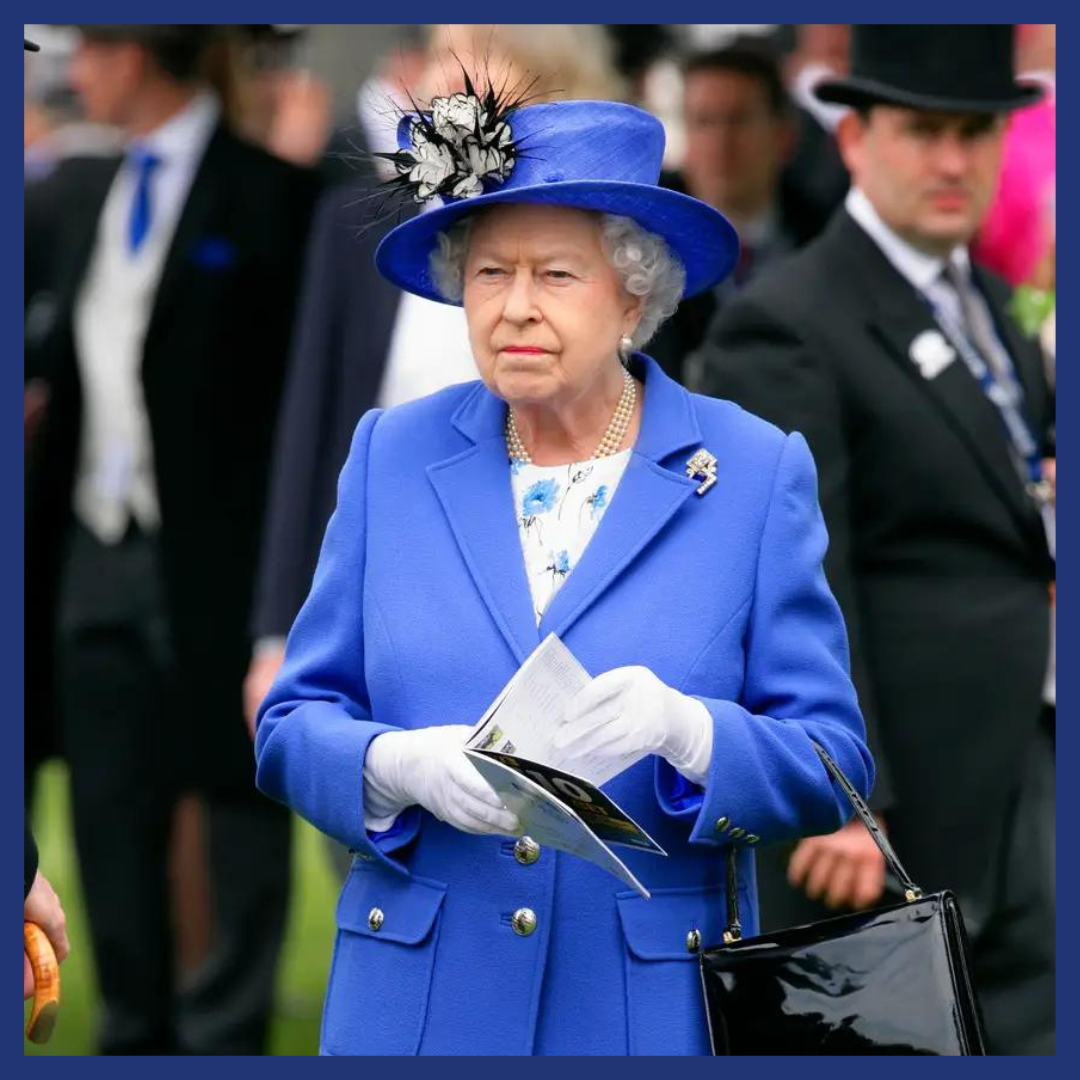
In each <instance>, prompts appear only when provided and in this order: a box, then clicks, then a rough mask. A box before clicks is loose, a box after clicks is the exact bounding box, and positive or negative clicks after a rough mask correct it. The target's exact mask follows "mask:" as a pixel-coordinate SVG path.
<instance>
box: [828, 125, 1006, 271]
mask: <svg viewBox="0 0 1080 1080" xmlns="http://www.w3.org/2000/svg"><path fill="white" fill-rule="evenodd" d="M837 134H838V138H839V141H840V150H841V153H842V154H843V156H844V161H845V162H846V163H847V167H848V169H849V170H850V171H851V176H852V180H853V181H854V182H855V183H856V184H857V185H858V186H859V187H860V188H861V189H862V190H863V192H865V194H866V196H867V197H868V198H869V199H870V202H871V203H873V205H874V208H875V209H876V210H877V212H878V213H879V214H880V215H881V217H882V219H883V220H884V221H885V223H886V224H887V225H889V226H890V228H892V230H893V231H894V232H896V233H898V234H899V235H900V236H902V237H903V238H904V239H906V240H907V241H908V242H909V243H911V244H913V245H914V246H915V247H918V248H920V249H922V250H925V251H929V252H932V253H934V254H942V255H944V254H948V252H949V251H951V250H952V249H953V248H954V247H956V245H957V244H966V243H968V242H969V241H970V240H971V238H972V237H973V236H974V235H975V232H976V230H977V229H978V227H979V225H980V223H981V222H982V219H983V216H984V215H985V214H986V211H987V208H988V207H989V205H990V200H991V199H992V198H993V196H994V191H995V189H996V187H997V179H998V172H999V169H1000V166H1001V149H1002V142H1003V140H1004V134H1005V119H1004V118H1003V117H1001V116H992V115H991V116H987V115H983V114H978V113H949V112H936V111H931V110H925V109H907V108H900V107H896V106H892V105H875V106H874V107H873V108H872V109H871V110H870V114H869V116H868V117H867V118H865V119H864V118H863V117H860V116H859V115H858V114H857V113H854V112H852V113H850V114H848V115H847V116H845V117H844V119H843V121H841V124H840V129H839V131H838V133H837Z"/></svg>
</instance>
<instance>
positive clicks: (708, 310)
mask: <svg viewBox="0 0 1080 1080" xmlns="http://www.w3.org/2000/svg"><path fill="white" fill-rule="evenodd" d="M683 124H684V129H685V149H684V154H683V162H682V168H681V169H680V171H679V173H678V174H676V175H673V176H669V177H667V178H666V180H665V183H667V184H668V186H670V187H673V188H675V189H676V190H680V191H685V192H687V193H688V194H690V195H693V196H694V197H695V198H697V199H701V200H702V201H703V202H707V203H708V204H709V205H710V206H714V207H716V209H717V210H719V211H721V213H723V214H724V215H725V216H726V217H727V218H728V220H729V221H731V223H732V224H733V225H734V226H735V228H736V229H737V230H738V233H739V262H738V264H737V265H736V268H735V271H734V273H733V274H732V275H731V276H730V277H728V278H727V279H725V280H724V281H723V282H722V283H721V284H720V285H718V286H717V287H716V288H715V289H712V290H710V291H709V292H706V293H702V294H701V295H700V296H696V297H693V298H691V299H690V300H684V301H683V302H682V303H681V304H680V305H679V308H678V310H677V311H676V312H675V314H674V315H673V316H672V317H671V318H670V319H668V320H667V321H666V322H665V323H664V324H663V325H662V326H661V327H660V330H659V332H658V333H657V335H656V337H655V338H654V339H653V340H652V342H651V343H650V345H649V354H650V355H651V356H652V357H654V359H656V360H657V361H658V362H659V363H660V364H661V365H662V366H663V367H664V369H665V370H666V371H667V373H668V374H669V375H671V376H672V378H675V379H678V380H679V381H680V382H681V381H682V380H683V377H684V375H685V372H684V370H683V364H684V362H685V359H686V357H687V356H688V355H689V354H690V353H692V352H693V351H694V350H695V349H696V348H697V347H698V345H700V344H701V341H702V339H703V338H704V336H705V331H706V329H707V328H708V325H709V323H710V321H711V320H712V318H713V316H714V315H715V313H716V311H717V310H718V308H719V307H720V306H721V305H722V304H723V302H724V299H725V298H726V297H728V296H731V295H733V294H734V293H735V292H737V291H738V290H739V289H741V288H742V287H743V286H744V285H745V284H746V283H747V282H748V281H750V280H751V279H752V278H753V277H755V276H756V275H758V274H760V273H761V272H762V271H764V270H766V269H767V268H768V267H769V266H770V265H772V264H774V263H775V262H776V261H777V260H779V259H782V258H783V257H784V256H785V255H787V254H789V253H790V252H792V251H794V250H795V249H796V248H797V247H799V246H800V245H801V244H803V243H804V242H805V241H807V240H808V239H810V237H811V235H812V233H811V232H810V231H809V229H808V224H809V222H810V221H811V220H812V217H811V215H808V214H807V212H806V208H805V207H804V206H803V204H802V202H801V201H800V199H799V198H798V193H793V192H791V191H788V190H787V189H786V188H785V187H784V185H783V183H782V176H783V170H784V165H785V163H786V162H787V160H788V159H789V158H790V156H791V152H792V150H793V148H794V143H795V129H794V124H793V118H792V113H791V103H790V101H789V100H788V96H787V91H786V90H785V89H784V84H783V82H782V80H781V78H780V69H779V65H778V63H777V61H776V58H775V57H774V56H773V55H771V53H769V52H768V51H767V50H766V47H765V46H764V45H763V44H760V43H756V42H755V43H744V44H735V45H729V46H727V47H725V48H722V49H717V50H714V51H712V52H707V53H701V54H699V55H697V56H692V57H691V58H690V59H689V60H688V61H687V62H686V63H685V64H684V66H683Z"/></svg>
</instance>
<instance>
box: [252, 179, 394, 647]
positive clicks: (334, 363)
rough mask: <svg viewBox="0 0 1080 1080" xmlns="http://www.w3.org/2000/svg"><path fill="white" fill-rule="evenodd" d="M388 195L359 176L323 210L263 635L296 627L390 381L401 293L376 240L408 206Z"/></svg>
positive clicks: (313, 247) (269, 560) (270, 536)
mask: <svg viewBox="0 0 1080 1080" xmlns="http://www.w3.org/2000/svg"><path fill="white" fill-rule="evenodd" d="M379 200H380V196H378V195H377V194H373V190H372V187H371V184H370V181H369V180H368V181H365V180H363V179H359V180H356V181H350V182H345V183H341V184H339V185H336V186H334V187H331V188H328V189H327V190H326V191H325V192H324V193H323V194H322V196H321V197H320V200H319V204H318V206H317V208H316V211H315V216H314V219H313V222H312V229H311V237H310V241H309V244H308V250H307V255H306V258H305V262H304V288H303V294H302V298H301V302H300V308H299V312H298V314H297V327H296V335H295V340H294V344H293V360H292V364H291V365H290V369H289V379H288V383H287V386H286V392H285V396H284V398H283V400H282V405H281V414H280V417H279V421H278V428H277V434H276V437H275V446H274V458H273V469H272V474H271V485H270V496H269V502H268V505H267V515H266V530H265V533H264V540H263V550H262V557H261V559H260V570H259V575H258V581H257V586H256V595H255V608H254V617H253V632H254V635H255V637H257V638H258V637H281V636H285V635H286V634H288V632H289V629H290V628H291V627H292V624H293V620H294V619H295V618H296V615H297V613H298V612H299V610H300V607H301V605H302V604H303V602H304V600H305V599H306V598H307V594H308V591H309V590H310V588H311V578H312V575H313V574H314V572H315V565H316V563H317V562H318V558H319V548H320V547H321V545H322V539H323V534H324V533H325V531H326V523H327V521H329V519H330V514H331V512H332V511H333V509H334V505H335V502H336V500H337V478H338V474H339V473H340V472H341V469H342V466H344V464H345V459H346V458H347V457H348V453H349V446H350V445H351V443H352V436H353V432H354V431H355V429H356V425H357V423H358V422H359V420H360V417H361V416H363V414H364V413H365V412H366V411H367V410H368V409H370V408H371V407H372V406H374V405H375V404H376V400H377V398H378V394H379V387H380V385H381V384H382V379H383V372H384V370H385V368H386V361H387V356H388V353H389V349H390V340H391V335H392V333H393V330H394V320H395V319H396V317H397V312H398V305H399V302H400V299H401V292H400V291H399V290H398V289H397V288H396V287H395V286H393V285H391V284H390V283H389V282H387V281H386V279H385V278H383V277H382V275H380V274H379V273H378V272H377V271H376V270H375V248H376V247H377V246H378V243H379V241H380V240H381V239H382V238H383V236H385V235H386V233H387V232H388V231H389V230H390V228H391V227H392V226H394V225H396V224H397V222H398V220H399V219H400V215H397V214H395V215H393V216H391V217H388V218H386V219H385V220H382V221H376V220H374V217H375V214H376V208H378V207H379V205H380V202H379ZM407 212H408V211H407Z"/></svg>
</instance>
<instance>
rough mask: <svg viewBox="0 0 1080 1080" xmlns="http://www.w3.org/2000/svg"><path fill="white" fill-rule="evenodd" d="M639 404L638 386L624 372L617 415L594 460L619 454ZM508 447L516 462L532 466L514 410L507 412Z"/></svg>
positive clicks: (608, 427) (627, 373)
mask: <svg viewBox="0 0 1080 1080" xmlns="http://www.w3.org/2000/svg"><path fill="white" fill-rule="evenodd" d="M636 402H637V385H636V384H635V382H634V379H633V376H632V375H631V374H630V372H629V371H626V370H625V369H624V370H623V389H622V395H621V396H620V397H619V404H618V405H617V406H616V407H615V415H614V416H613V417H612V418H611V423H610V424H608V426H607V431H605V432H604V437H603V438H602V439H601V440H600V445H599V446H597V448H596V449H595V450H594V451H593V454H592V457H593V458H602V457H611V455H612V454H617V453H618V452H619V447H620V446H622V442H623V439H625V438H626V432H627V430H628V429H629V427H630V421H631V420H632V419H633V417H634V405H635V404H636ZM506 445H507V448H508V449H509V451H510V457H511V458H513V459H514V460H515V461H523V462H525V464H526V465H532V464H533V459H532V458H531V457H530V456H529V451H528V450H526V449H525V444H524V443H523V442H522V441H521V436H520V435H518V430H517V424H515V423H514V410H513V409H510V408H508V409H507V410H506Z"/></svg>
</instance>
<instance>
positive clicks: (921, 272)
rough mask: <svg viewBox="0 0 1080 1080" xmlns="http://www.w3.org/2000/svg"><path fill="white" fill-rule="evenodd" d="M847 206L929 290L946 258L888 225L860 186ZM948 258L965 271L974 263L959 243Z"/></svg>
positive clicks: (895, 263) (885, 251) (913, 279)
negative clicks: (921, 248)
mask: <svg viewBox="0 0 1080 1080" xmlns="http://www.w3.org/2000/svg"><path fill="white" fill-rule="evenodd" d="M844 209H845V210H847V212H848V213H849V214H850V215H851V216H852V217H853V218H854V219H855V221H856V222H857V223H858V225H859V226H860V227H861V228H862V230H863V232H865V233H866V234H867V236H869V237H870V239H871V240H873V241H874V243H875V244H877V246H878V247H879V248H881V251H882V254H883V255H884V256H885V258H886V259H888V260H889V262H891V263H892V264H893V266H894V267H895V268H896V270H897V271H898V272H899V273H900V274H901V275H903V277H905V278H906V279H907V280H908V281H910V282H911V284H912V285H914V286H915V288H916V289H918V290H919V292H922V293H924V292H926V290H927V289H929V288H930V287H931V286H932V285H934V284H935V282H937V281H938V279H939V278H940V277H941V271H942V269H943V268H944V266H945V260H944V259H943V258H941V257H940V256H937V255H928V254H927V253H926V252H925V251H920V250H919V249H918V248H917V247H914V246H913V245H911V244H909V243H908V242H907V241H906V240H905V239H903V237H901V236H898V235H897V234H896V233H895V232H893V230H892V229H891V228H890V227H889V226H888V225H886V224H885V222H884V220H883V219H882V217H881V215H880V214H879V213H878V212H877V210H876V209H875V208H874V204H873V203H872V202H871V201H870V200H869V199H868V198H867V197H866V194H865V193H864V192H863V191H862V190H861V189H859V188H857V187H853V188H852V189H851V190H850V191H849V192H848V193H847V198H846V199H845V200H844ZM949 261H950V262H952V263H953V264H954V265H956V266H957V267H958V268H959V269H960V270H962V271H963V272H964V273H965V274H966V273H967V272H968V270H969V269H970V266H971V260H970V257H969V255H968V250H967V248H966V247H965V246H964V245H963V244H958V245H957V246H956V247H955V248H953V250H952V252H951V254H950V255H949Z"/></svg>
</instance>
